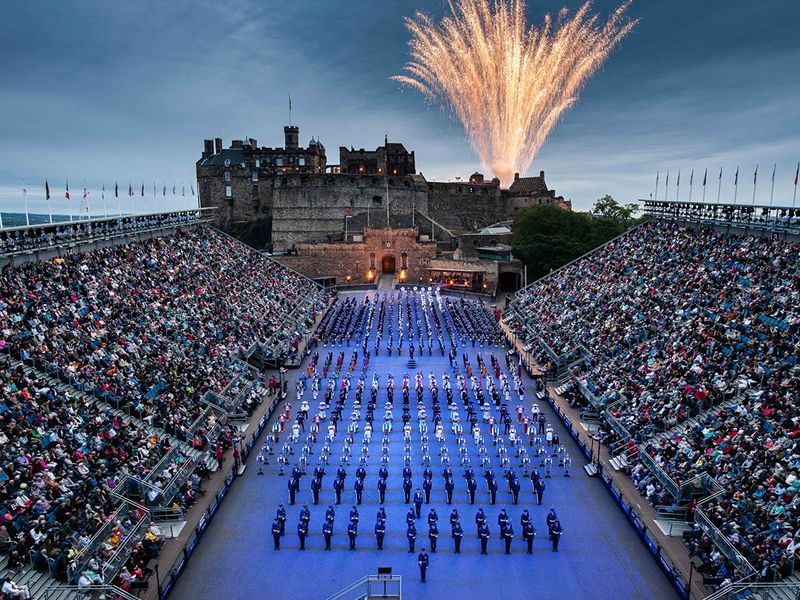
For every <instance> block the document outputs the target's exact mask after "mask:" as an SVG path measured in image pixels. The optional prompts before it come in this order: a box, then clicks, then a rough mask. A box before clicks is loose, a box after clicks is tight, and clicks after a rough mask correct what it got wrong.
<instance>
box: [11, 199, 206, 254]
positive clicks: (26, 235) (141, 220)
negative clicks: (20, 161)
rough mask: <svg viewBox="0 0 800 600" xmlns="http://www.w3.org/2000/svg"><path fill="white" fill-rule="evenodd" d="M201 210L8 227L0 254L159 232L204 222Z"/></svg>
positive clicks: (19, 252)
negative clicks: (166, 228) (168, 228)
mask: <svg viewBox="0 0 800 600" xmlns="http://www.w3.org/2000/svg"><path fill="white" fill-rule="evenodd" d="M203 210H204V209H199V208H194V209H189V210H180V211H170V212H161V213H147V214H141V215H123V216H121V217H120V216H116V217H98V218H92V219H89V220H86V219H84V220H75V221H62V222H57V223H39V224H35V225H21V226H18V227H9V228H5V229H3V230H2V231H0V256H15V255H20V254H29V253H31V252H36V251H40V250H48V249H52V248H56V247H58V246H63V245H68V244H75V243H84V242H92V241H99V240H104V239H111V238H115V237H120V236H124V235H128V234H136V233H146V232H151V231H158V230H160V229H163V228H165V227H175V226H180V225H188V224H193V223H200V222H206V221H208V219H204V218H203V214H202V212H203Z"/></svg>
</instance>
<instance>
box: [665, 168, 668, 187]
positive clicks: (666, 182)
mask: <svg viewBox="0 0 800 600" xmlns="http://www.w3.org/2000/svg"><path fill="white" fill-rule="evenodd" d="M664 187H665V188H669V169H667V180H666V181H665V182H664Z"/></svg>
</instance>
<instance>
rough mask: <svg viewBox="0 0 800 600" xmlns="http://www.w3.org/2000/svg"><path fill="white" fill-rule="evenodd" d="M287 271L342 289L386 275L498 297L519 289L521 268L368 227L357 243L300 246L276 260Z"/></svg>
mask: <svg viewBox="0 0 800 600" xmlns="http://www.w3.org/2000/svg"><path fill="white" fill-rule="evenodd" d="M275 258H276V259H277V260H279V261H280V262H282V263H283V264H285V265H286V266H288V267H290V268H292V269H295V270H296V271H299V272H300V273H303V274H304V275H306V276H307V277H311V278H312V279H316V280H317V281H320V282H322V283H328V284H335V285H339V286H342V285H344V286H347V285H364V284H377V282H378V280H379V279H380V278H381V277H382V276H389V277H391V278H392V280H393V281H394V282H396V283H400V284H407V285H438V286H441V287H444V288H448V289H453V290H458V291H463V292H472V293H480V294H487V295H494V294H495V293H496V292H497V291H498V289H501V288H502V289H506V290H515V289H518V288H519V286H520V282H521V277H522V275H521V273H522V264H521V263H520V262H519V261H518V260H514V259H513V257H511V256H510V255H508V256H505V257H503V256H496V257H494V258H491V259H485V258H482V257H479V256H478V255H477V254H472V255H470V256H468V257H459V256H458V252H456V253H452V252H441V249H440V248H439V245H438V244H437V243H436V242H435V241H431V240H430V239H429V237H428V236H426V235H422V234H420V230H419V229H418V228H417V227H401V228H382V229H373V228H365V229H364V231H363V235H360V236H359V237H358V239H357V241H353V242H344V241H342V242H325V243H318V244H313V243H301V244H298V245H297V248H296V254H291V255H282V256H276V257H275Z"/></svg>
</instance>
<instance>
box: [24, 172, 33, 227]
mask: <svg viewBox="0 0 800 600" xmlns="http://www.w3.org/2000/svg"><path fill="white" fill-rule="evenodd" d="M22 202H23V204H24V205H25V227H30V226H31V220H30V217H29V216H28V190H26V189H25V180H24V179H23V180H22Z"/></svg>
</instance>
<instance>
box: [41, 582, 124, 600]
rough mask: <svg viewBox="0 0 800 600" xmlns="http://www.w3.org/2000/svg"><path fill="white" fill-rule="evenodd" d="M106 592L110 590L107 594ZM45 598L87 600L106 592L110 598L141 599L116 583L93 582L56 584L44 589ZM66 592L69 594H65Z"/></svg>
mask: <svg viewBox="0 0 800 600" xmlns="http://www.w3.org/2000/svg"><path fill="white" fill-rule="evenodd" d="M105 592H109V593H108V594H105ZM42 593H43V594H44V596H43V600H50V599H51V598H58V599H59V600H86V599H87V598H99V597H101V595H103V594H105V595H106V597H108V598H117V599H118V600H139V599H138V598H137V597H136V596H133V595H132V594H130V593H128V592H126V591H125V590H123V589H122V588H120V587H117V586H116V585H108V584H92V585H90V586H78V585H54V586H51V587H48V588H45V589H44V590H42ZM65 594H67V595H66V596H65Z"/></svg>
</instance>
